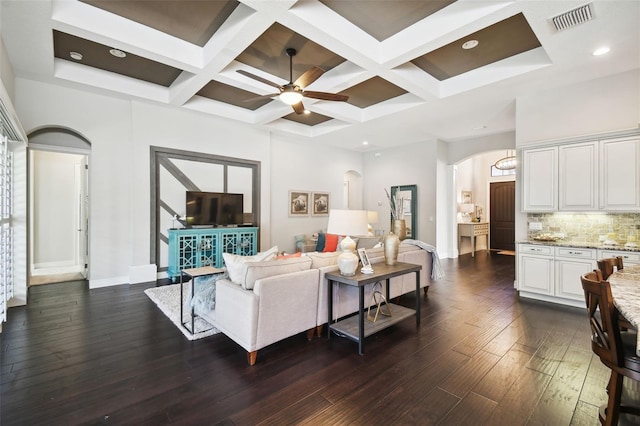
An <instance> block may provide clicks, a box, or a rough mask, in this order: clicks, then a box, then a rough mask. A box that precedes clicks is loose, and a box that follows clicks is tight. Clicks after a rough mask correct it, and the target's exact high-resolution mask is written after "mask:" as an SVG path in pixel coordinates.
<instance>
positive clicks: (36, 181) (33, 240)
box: [28, 127, 91, 285]
mask: <svg viewBox="0 0 640 426" xmlns="http://www.w3.org/2000/svg"><path fill="white" fill-rule="evenodd" d="M28 138H29V178H28V181H29V250H28V254H29V275H28V285H37V284H47V283H55V282H65V281H75V280H79V279H86V278H88V270H89V244H88V243H89V184H88V183H89V182H88V181H89V178H88V174H89V172H88V170H89V154H90V152H91V144H90V143H89V141H88V140H87V139H86V138H85V137H84V136H82V135H81V134H79V133H78V132H76V131H74V130H71V129H67V128H62V127H44V128H40V129H37V130H34V131H33V132H31V133H30V134H29V135H28Z"/></svg>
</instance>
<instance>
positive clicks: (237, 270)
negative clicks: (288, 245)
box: [222, 246, 278, 284]
mask: <svg viewBox="0 0 640 426" xmlns="http://www.w3.org/2000/svg"><path fill="white" fill-rule="evenodd" d="M276 254H278V246H273V247H271V248H270V249H269V250H267V251H263V252H260V253H257V254H255V255H254V256H240V255H238V254H231V253H222V259H224V264H225V266H226V267H227V273H228V274H229V279H230V280H231V282H234V283H236V284H241V283H242V275H243V274H242V272H243V271H242V265H243V264H244V263H246V262H255V261H265V260H273V259H275V258H276Z"/></svg>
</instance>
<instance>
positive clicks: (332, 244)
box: [322, 234, 338, 253]
mask: <svg viewBox="0 0 640 426" xmlns="http://www.w3.org/2000/svg"><path fill="white" fill-rule="evenodd" d="M337 248H338V236H337V235H334V234H325V243H324V249H323V250H322V251H323V252H325V253H326V252H331V251H336V249H337Z"/></svg>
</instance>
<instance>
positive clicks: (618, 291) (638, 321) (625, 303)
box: [607, 265, 640, 356]
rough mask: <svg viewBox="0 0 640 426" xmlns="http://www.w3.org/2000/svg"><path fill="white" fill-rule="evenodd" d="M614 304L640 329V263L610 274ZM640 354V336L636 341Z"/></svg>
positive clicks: (638, 353) (637, 352)
mask: <svg viewBox="0 0 640 426" xmlns="http://www.w3.org/2000/svg"><path fill="white" fill-rule="evenodd" d="M607 281H609V284H610V286H611V295H612V296H613V304H614V305H615V307H616V308H618V311H619V312H620V314H621V315H622V316H623V317H625V318H626V319H627V321H629V323H630V324H631V325H633V327H634V328H635V329H636V330H640V265H629V266H625V267H624V268H622V269H620V270H618V271H616V272H614V273H613V274H611V275H610V276H609V279H608V280H607ZM636 354H637V355H638V356H640V338H639V339H638V341H637V343H636Z"/></svg>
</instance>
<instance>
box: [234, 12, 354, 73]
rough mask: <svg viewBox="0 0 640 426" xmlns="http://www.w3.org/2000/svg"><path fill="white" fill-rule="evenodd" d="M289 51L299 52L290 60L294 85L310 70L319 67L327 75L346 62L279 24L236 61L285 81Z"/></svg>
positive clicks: (259, 38)
mask: <svg viewBox="0 0 640 426" xmlns="http://www.w3.org/2000/svg"><path fill="white" fill-rule="evenodd" d="M289 47H292V48H294V49H296V50H297V51H298V53H297V54H296V56H295V57H294V58H293V80H294V81H295V80H296V78H298V77H299V76H300V75H301V74H302V73H304V72H305V71H306V70H308V69H309V68H311V67H312V66H318V67H320V68H322V69H323V70H324V71H325V72H326V71H329V70H330V69H332V68H334V67H336V66H338V65H340V64H341V63H343V62H344V61H345V59H344V58H343V57H341V56H338V55H336V54H335V53H333V52H331V51H330V50H328V49H325V48H324V47H322V46H320V45H319V44H317V43H315V42H313V41H311V40H309V39H307V38H305V37H303V36H301V35H300V34H297V33H295V32H293V31H291V30H290V29H289V28H287V27H285V26H283V25H281V24H278V23H276V24H273V25H272V26H271V27H269V29H267V31H265V32H264V33H262V34H261V35H260V37H258V38H257V39H256V40H255V41H254V42H253V43H251V45H250V46H249V47H247V48H246V49H245V50H244V51H243V52H242V53H241V54H240V55H238V57H237V58H236V60H237V61H238V62H241V63H243V64H246V65H249V66H251V67H254V68H256V69H259V70H262V71H265V72H268V73H269V74H271V75H275V76H277V77H280V78H283V79H285V80H287V81H288V80H289V57H288V56H287V54H286V53H285V49H287V48H289Z"/></svg>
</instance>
